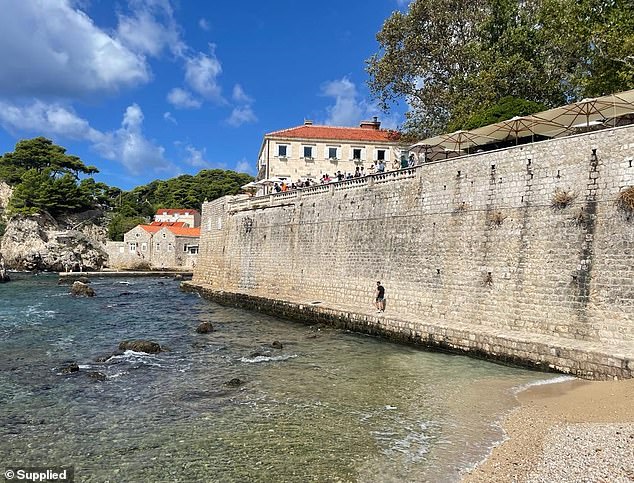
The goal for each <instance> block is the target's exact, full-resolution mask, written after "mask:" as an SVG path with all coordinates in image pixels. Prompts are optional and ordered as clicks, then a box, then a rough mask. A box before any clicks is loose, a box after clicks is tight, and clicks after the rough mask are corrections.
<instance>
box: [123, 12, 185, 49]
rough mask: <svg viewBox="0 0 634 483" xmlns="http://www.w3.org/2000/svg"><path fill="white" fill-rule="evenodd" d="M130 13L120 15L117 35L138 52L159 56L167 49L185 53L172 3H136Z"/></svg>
mask: <svg viewBox="0 0 634 483" xmlns="http://www.w3.org/2000/svg"><path fill="white" fill-rule="evenodd" d="M133 4H134V8H133V11H132V14H131V15H122V14H120V15H119V25H118V26H117V38H118V39H119V40H120V41H121V42H122V43H123V44H124V45H126V46H128V47H129V48H130V49H131V50H134V51H135V52H139V53H143V54H149V55H152V56H154V57H157V56H159V55H160V54H161V52H162V51H163V50H164V49H165V48H169V49H170V50H171V51H172V53H174V54H176V55H180V54H182V52H183V50H184V49H185V44H184V43H183V41H182V40H181V39H180V29H179V28H178V26H177V24H176V22H175V21H174V19H173V17H172V10H171V7H170V5H169V3H168V2H167V3H161V4H156V3H153V2H147V3H146V2H133Z"/></svg>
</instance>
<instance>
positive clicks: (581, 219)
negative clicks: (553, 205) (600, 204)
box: [572, 207, 589, 227]
mask: <svg viewBox="0 0 634 483" xmlns="http://www.w3.org/2000/svg"><path fill="white" fill-rule="evenodd" d="M588 216H589V215H588V213H586V211H585V210H584V209H583V207H582V208H580V209H579V211H577V213H575V215H574V216H573V217H572V224H573V225H576V226H579V227H584V226H586V223H588Z"/></svg>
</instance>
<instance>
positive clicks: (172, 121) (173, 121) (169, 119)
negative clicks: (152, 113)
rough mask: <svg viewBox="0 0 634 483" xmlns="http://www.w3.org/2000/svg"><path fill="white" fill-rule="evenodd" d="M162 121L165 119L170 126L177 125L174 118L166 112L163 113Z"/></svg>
mask: <svg viewBox="0 0 634 483" xmlns="http://www.w3.org/2000/svg"><path fill="white" fill-rule="evenodd" d="M163 119H165V120H166V121H169V122H171V123H172V124H178V123H177V122H176V119H175V118H174V116H172V113H171V112H169V111H167V112H164V113H163Z"/></svg>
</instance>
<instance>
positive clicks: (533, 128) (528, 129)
mask: <svg viewBox="0 0 634 483" xmlns="http://www.w3.org/2000/svg"><path fill="white" fill-rule="evenodd" d="M567 131H568V126H565V125H563V124H560V123H558V122H555V121H552V120H548V119H542V118H540V117H536V116H515V117H513V118H511V119H507V120H506V121H500V122H496V123H495V124H489V125H488V126H483V127H479V128H477V129H474V130H473V131H471V132H472V133H474V134H477V135H480V136H487V137H489V138H492V139H495V140H497V141H506V140H509V139H514V140H515V141H516V142H517V140H518V139H520V138H523V137H528V136H535V135H541V136H548V137H554V136H558V135H560V134H562V133H565V132H567Z"/></svg>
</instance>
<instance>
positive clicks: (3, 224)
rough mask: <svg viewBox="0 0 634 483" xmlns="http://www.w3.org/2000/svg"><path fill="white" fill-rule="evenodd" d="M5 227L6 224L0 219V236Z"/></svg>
mask: <svg viewBox="0 0 634 483" xmlns="http://www.w3.org/2000/svg"><path fill="white" fill-rule="evenodd" d="M6 229H7V224H6V223H5V222H4V221H2V220H0V237H1V236H2V235H4V231H5V230H6Z"/></svg>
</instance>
